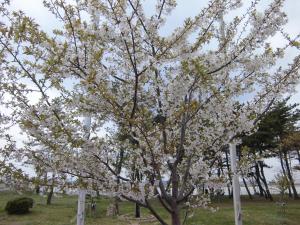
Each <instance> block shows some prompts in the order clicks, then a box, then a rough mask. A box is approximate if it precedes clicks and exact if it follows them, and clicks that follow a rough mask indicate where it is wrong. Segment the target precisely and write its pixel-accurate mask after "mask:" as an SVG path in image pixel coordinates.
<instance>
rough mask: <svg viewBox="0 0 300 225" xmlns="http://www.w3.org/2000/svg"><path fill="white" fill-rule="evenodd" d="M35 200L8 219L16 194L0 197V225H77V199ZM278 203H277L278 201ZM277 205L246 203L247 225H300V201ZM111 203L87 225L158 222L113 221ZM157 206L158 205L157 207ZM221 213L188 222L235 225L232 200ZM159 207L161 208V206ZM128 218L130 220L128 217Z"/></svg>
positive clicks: (128, 208)
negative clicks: (109, 210)
mask: <svg viewBox="0 0 300 225" xmlns="http://www.w3.org/2000/svg"><path fill="white" fill-rule="evenodd" d="M26 196H29V197H32V198H34V200H35V205H34V207H33V209H32V210H31V213H29V214H27V215H7V214H6V212H5V211H4V207H5V204H6V202H7V201H8V200H10V199H13V198H15V197H18V195H17V194H14V193H0V225H74V224H76V201H77V198H76V196H63V197H54V199H53V204H52V205H50V206H47V205H46V204H45V202H46V199H45V198H44V197H41V196H37V195H26ZM275 202H276V201H275ZM275 202H269V201H264V200H259V199H257V200H253V201H249V200H243V201H242V208H243V221H244V225H283V224H284V225H299V224H300V201H293V200H290V201H288V203H287V206H286V207H285V213H284V215H282V213H280V211H281V210H280V207H279V206H278V205H277V204H276V203H275ZM108 203H109V199H106V198H100V199H98V200H97V211H96V215H94V216H93V217H91V216H90V215H88V216H87V218H86V225H138V224H140V225H150V224H151V225H154V224H159V223H157V222H153V221H152V222H149V221H148V222H145V221H144V222H143V221H138V220H134V219H129V220H128V219H126V218H125V217H123V216H121V217H115V218H110V217H107V216H106V207H107V205H108ZM154 204H155V203H154ZM213 206H214V207H218V208H219V210H218V211H217V212H215V213H212V212H210V211H208V210H204V209H197V210H195V212H194V215H193V216H192V217H191V218H189V219H188V220H187V223H186V224H188V225H233V224H234V219H233V208H232V202H231V200H228V199H226V200H223V201H222V202H221V203H214V204H213ZM156 207H159V206H158V205H157V206H156ZM133 211H134V205H133V204H132V203H129V202H121V203H120V212H121V214H122V215H127V216H129V217H130V215H133ZM159 212H160V214H161V215H162V216H163V217H164V218H166V220H167V221H169V220H168V215H167V213H166V212H165V211H164V210H163V209H161V210H159ZM142 216H143V217H147V218H149V213H148V211H147V210H145V209H142ZM127 218H128V217H127Z"/></svg>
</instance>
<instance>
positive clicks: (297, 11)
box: [11, 0, 300, 179]
mask: <svg viewBox="0 0 300 225" xmlns="http://www.w3.org/2000/svg"><path fill="white" fill-rule="evenodd" d="M11 2H12V6H13V8H15V9H21V10H23V11H24V12H25V13H26V14H28V15H30V16H31V17H33V18H35V19H36V21H37V22H38V23H39V24H40V25H41V27H42V28H43V29H44V30H45V31H47V32H49V33H50V32H51V30H52V29H53V28H56V27H58V26H59V24H58V23H57V21H56V20H55V19H54V17H53V15H52V14H50V13H49V12H48V11H47V9H45V8H44V7H43V3H42V2H43V1H42V0H11ZM154 2H156V1H155V0H146V1H145V9H146V10H147V11H146V13H147V14H150V13H151V12H152V11H153V10H154V4H153V3H154ZM207 2H208V0H178V1H177V8H176V9H175V10H174V11H173V12H172V14H171V16H170V17H169V19H168V20H167V22H166V25H165V26H164V28H163V29H162V30H161V34H162V35H168V34H170V33H171V32H172V30H174V28H176V27H178V26H180V25H181V24H182V23H183V21H184V19H185V18H186V17H191V16H195V15H196V14H197V13H198V12H199V11H200V9H201V8H203V6H205V5H206V3H207ZM250 2H251V1H250V0H243V4H244V5H245V6H247V4H249V3H250ZM270 2H271V0H261V3H260V4H259V9H260V10H263V9H264V7H266V6H267V5H268V4H269V3H270ZM284 10H285V12H286V14H287V16H288V19H289V22H288V24H287V26H286V28H285V31H286V32H288V33H289V34H291V35H292V37H294V36H296V35H297V34H298V33H300V0H286V3H285V5H284ZM237 13H238V12H237ZM270 41H271V44H272V45H273V46H274V47H276V46H282V45H283V41H282V39H281V38H280V37H279V36H275V37H273V38H272V39H270ZM294 55H295V52H293V51H290V52H288V54H287V55H286V59H285V60H286V61H290V60H291V59H292V58H293V56H294ZM291 102H297V103H300V86H299V85H298V86H297V88H296V93H294V95H293V96H292V98H291ZM268 163H269V164H271V165H272V166H273V167H272V168H271V169H270V170H269V171H268V177H269V179H272V177H273V175H274V174H275V173H277V172H279V162H278V161H276V160H268Z"/></svg>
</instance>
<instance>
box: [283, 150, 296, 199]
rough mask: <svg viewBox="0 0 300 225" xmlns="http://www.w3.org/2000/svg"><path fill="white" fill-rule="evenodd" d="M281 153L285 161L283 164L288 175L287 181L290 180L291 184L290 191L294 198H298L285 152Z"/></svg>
mask: <svg viewBox="0 0 300 225" xmlns="http://www.w3.org/2000/svg"><path fill="white" fill-rule="evenodd" d="M283 155H284V161H285V166H286V172H287V175H288V178H289V181H290V185H291V188H292V191H293V196H294V199H298V198H299V196H298V193H297V190H296V187H295V183H294V179H293V176H292V172H291V168H290V165H289V161H288V157H287V153H286V152H284V153H283Z"/></svg>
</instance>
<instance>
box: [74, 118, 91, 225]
mask: <svg viewBox="0 0 300 225" xmlns="http://www.w3.org/2000/svg"><path fill="white" fill-rule="evenodd" d="M90 128H91V117H85V118H84V121H83V129H84V131H85V134H84V137H85V139H86V140H88V139H89V136H90ZM85 194H86V190H82V189H80V188H78V207H77V225H84V214H85Z"/></svg>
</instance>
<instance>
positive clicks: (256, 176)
mask: <svg viewBox="0 0 300 225" xmlns="http://www.w3.org/2000/svg"><path fill="white" fill-rule="evenodd" d="M255 180H256V183H257V186H258V189H259V195H260V196H261V197H263V196H265V190H264V189H263V187H262V185H261V183H260V174H259V167H258V164H257V163H255Z"/></svg>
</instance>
